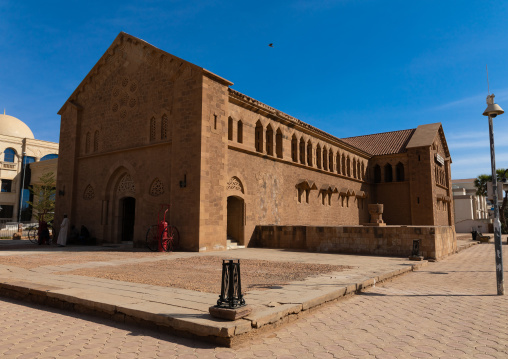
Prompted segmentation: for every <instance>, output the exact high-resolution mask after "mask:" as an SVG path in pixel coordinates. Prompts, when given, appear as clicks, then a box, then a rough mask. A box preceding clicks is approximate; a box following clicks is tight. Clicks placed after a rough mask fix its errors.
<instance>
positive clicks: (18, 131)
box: [0, 114, 34, 139]
mask: <svg viewBox="0 0 508 359" xmlns="http://www.w3.org/2000/svg"><path fill="white" fill-rule="evenodd" d="M0 135H6V136H13V137H21V138H32V139H33V138H34V134H33V133H32V130H30V127H28V126H27V125H26V124H25V123H24V122H23V121H21V120H18V119H17V118H16V117H12V116H9V115H6V114H0Z"/></svg>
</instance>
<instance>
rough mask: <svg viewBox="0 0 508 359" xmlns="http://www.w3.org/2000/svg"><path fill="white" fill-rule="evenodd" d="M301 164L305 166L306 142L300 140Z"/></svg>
mask: <svg viewBox="0 0 508 359" xmlns="http://www.w3.org/2000/svg"><path fill="white" fill-rule="evenodd" d="M300 163H301V164H302V165H304V164H305V140H304V139H303V138H300Z"/></svg>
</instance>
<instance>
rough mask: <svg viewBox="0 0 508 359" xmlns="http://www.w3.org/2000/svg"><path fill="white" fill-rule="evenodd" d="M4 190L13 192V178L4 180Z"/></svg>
mask: <svg viewBox="0 0 508 359" xmlns="http://www.w3.org/2000/svg"><path fill="white" fill-rule="evenodd" d="M2 192H12V180H6V179H3V180H2Z"/></svg>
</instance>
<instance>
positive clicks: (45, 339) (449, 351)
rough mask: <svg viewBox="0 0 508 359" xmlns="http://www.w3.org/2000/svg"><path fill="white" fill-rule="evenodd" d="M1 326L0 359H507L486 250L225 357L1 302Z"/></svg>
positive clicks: (507, 309) (505, 332) (507, 318)
mask: <svg viewBox="0 0 508 359" xmlns="http://www.w3.org/2000/svg"><path fill="white" fill-rule="evenodd" d="M503 247H504V248H503V249H504V252H505V259H504V263H505V268H507V267H508V265H507V264H508V263H507V262H508V256H507V255H506V254H507V252H508V247H507V246H503ZM505 276H506V274H505ZM507 290H508V285H507ZM0 317H1V318H2V319H1V320H2V325H1V326H0V357H2V358H75V357H79V358H158V357H164V358H173V357H178V358H224V359H226V358H260V357H263V358H334V357H335V358H379V359H381V358H431V357H433V358H507V357H508V291H507V295H505V296H497V295H496V279H495V272H494V245H492V244H482V245H477V246H474V247H472V248H469V249H467V250H465V251H462V252H461V253H459V254H457V255H454V256H452V257H450V258H448V259H446V260H444V261H441V262H436V263H429V265H428V266H427V267H424V268H423V269H422V270H419V271H417V272H413V273H410V274H407V275H405V276H403V277H400V278H397V279H395V280H393V281H392V282H388V283H385V284H382V285H378V286H376V287H375V288H371V289H369V290H368V291H367V292H364V293H363V294H360V295H357V296H354V297H351V298H349V299H346V300H342V301H339V302H335V303H331V304H329V305H325V306H324V307H321V308H318V309H316V310H314V311H312V312H311V313H309V314H307V315H306V316H304V317H302V318H301V319H299V320H297V321H294V322H292V323H289V324H287V325H285V326H282V327H280V328H278V329H276V330H273V331H271V332H267V333H264V334H261V335H260V336H258V337H255V338H253V339H251V340H249V341H247V342H245V343H243V344H241V345H240V346H238V347H237V348H234V349H228V348H215V347H213V346H211V345H208V344H203V343H200V342H196V341H193V340H189V339H182V338H176V337H173V336H170V335H164V334H158V333H155V332H152V331H149V330H143V329H136V328H133V327H129V326H126V325H119V324H117V323H113V322H110V321H106V320H99V319H96V318H92V317H87V316H83V315H74V314H72V313H69V312H64V311H59V310H52V309H47V308H44V307H38V306H32V305H24V304H20V303H18V302H14V301H9V300H2V301H0Z"/></svg>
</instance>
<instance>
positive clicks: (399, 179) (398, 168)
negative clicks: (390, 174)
mask: <svg viewBox="0 0 508 359" xmlns="http://www.w3.org/2000/svg"><path fill="white" fill-rule="evenodd" d="M395 172H396V173H397V182H402V181H404V165H403V164H402V162H399V163H397V166H396V167H395Z"/></svg>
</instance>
